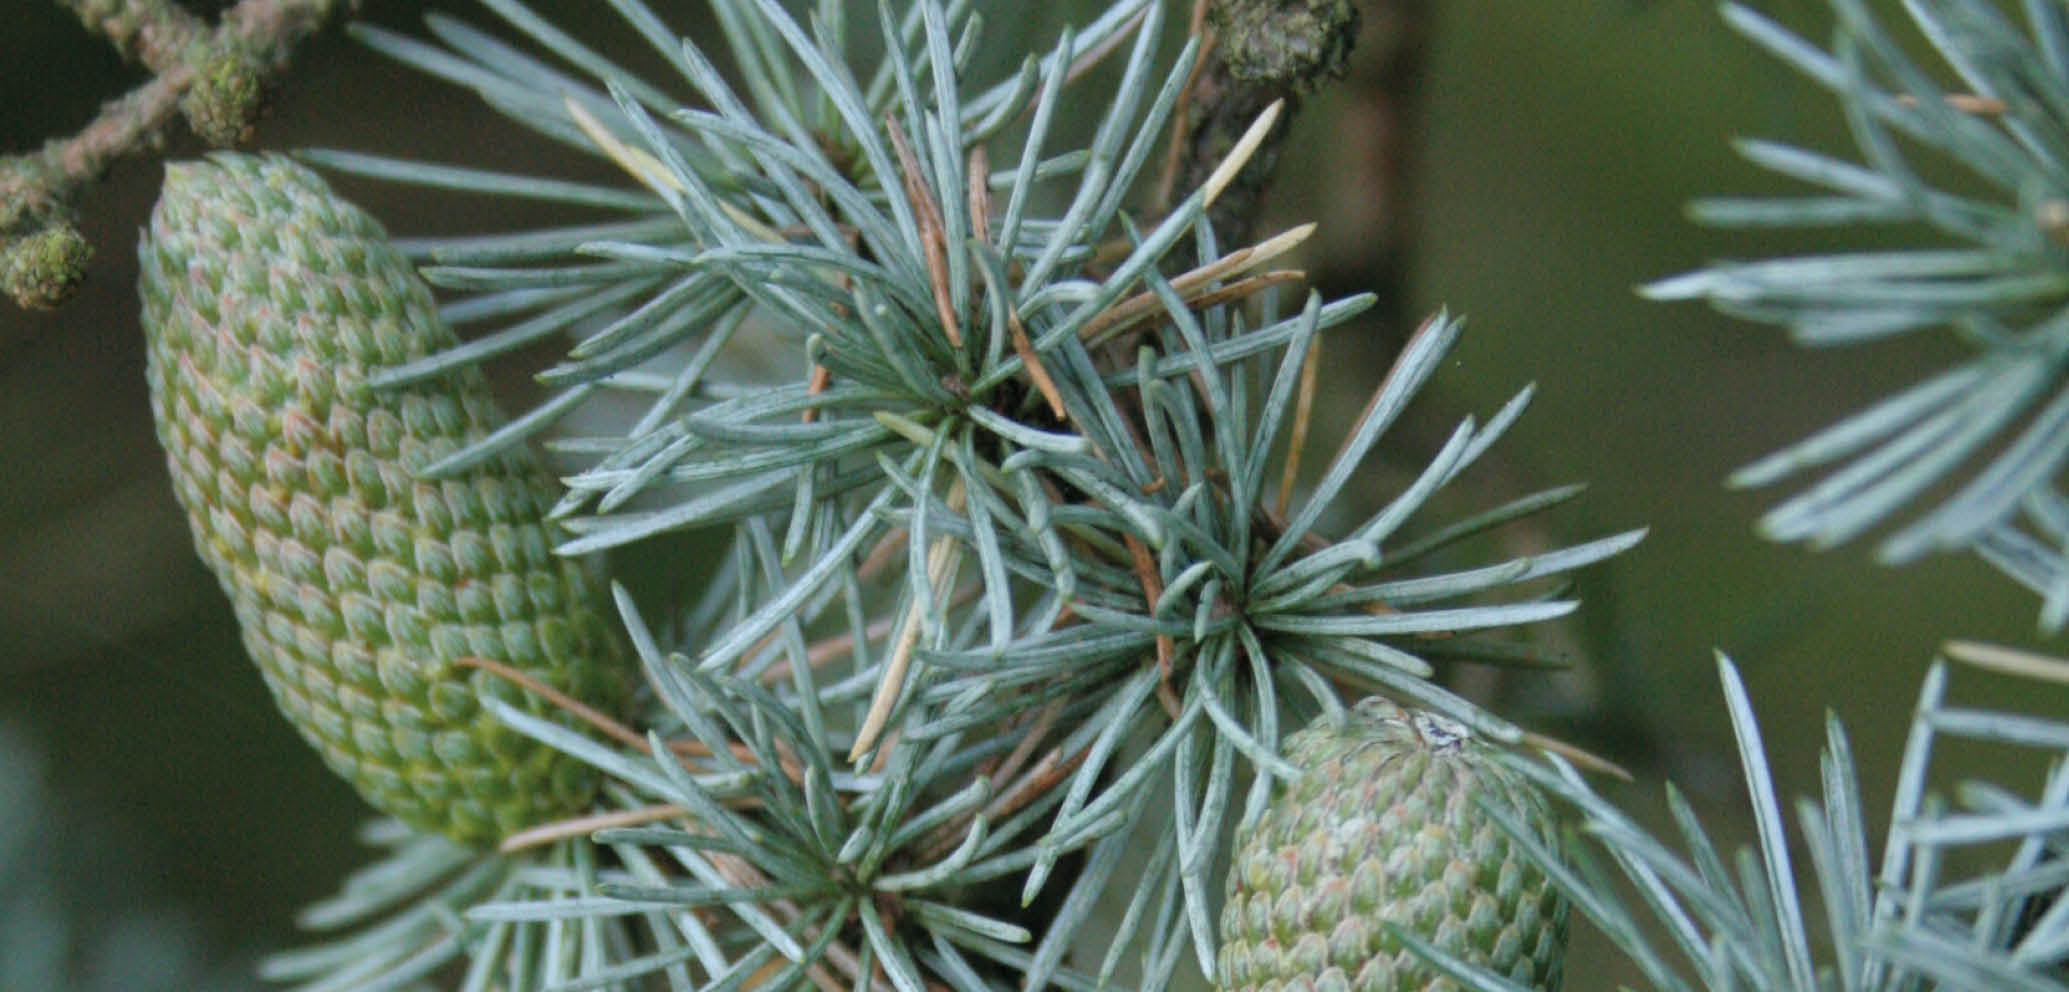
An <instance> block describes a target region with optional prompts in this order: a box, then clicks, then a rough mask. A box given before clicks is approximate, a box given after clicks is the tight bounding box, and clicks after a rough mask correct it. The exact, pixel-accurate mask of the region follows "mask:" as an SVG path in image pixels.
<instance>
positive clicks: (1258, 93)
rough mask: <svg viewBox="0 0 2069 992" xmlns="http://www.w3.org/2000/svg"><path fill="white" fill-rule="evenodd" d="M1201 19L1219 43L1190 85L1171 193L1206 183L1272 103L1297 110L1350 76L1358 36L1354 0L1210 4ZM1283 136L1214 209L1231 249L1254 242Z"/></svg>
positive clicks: (1280, 132) (1222, 0)
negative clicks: (1332, 83) (1308, 97)
mask: <svg viewBox="0 0 2069 992" xmlns="http://www.w3.org/2000/svg"><path fill="white" fill-rule="evenodd" d="M1201 13H1202V14H1203V18H1202V17H1196V18H1195V23H1196V25H1197V26H1200V27H1204V28H1205V30H1206V31H1207V33H1208V34H1209V37H1210V39H1211V40H1210V43H1209V48H1208V52H1207V55H1206V57H1205V58H1204V59H1203V60H1202V62H1201V66H1200V69H1199V70H1198V72H1197V73H1196V75H1195V76H1194V78H1193V79H1192V80H1191V81H1190V83H1189V91H1188V94H1187V96H1188V99H1187V101H1186V112H1185V117H1184V119H1183V120H1181V121H1180V122H1179V124H1178V127H1179V129H1180V130H1179V134H1178V137H1177V140H1176V144H1175V146H1174V148H1173V156H1172V163H1171V165H1172V167H1171V169H1170V170H1169V172H1168V173H1167V175H1166V179H1167V187H1166V188H1167V189H1181V190H1186V189H1192V188H1194V187H1196V186H1198V185H1199V184H1200V183H1201V182H1203V181H1205V179H1206V177H1207V175H1208V173H1210V172H1212V171H1213V169H1214V166H1215V164H1216V163H1218V162H1220V161H1221V160H1222V159H1223V158H1225V157H1226V156H1227V154H1228V150H1229V149H1230V148H1231V147H1233V146H1234V144H1235V142H1236V139H1238V138H1240V137H1241V136H1242V134H1243V131H1244V129H1245V128H1247V127H1248V126H1249V125H1250V122H1251V121H1254V120H1256V119H1257V115H1258V114H1259V113H1261V112H1263V110H1264V108H1265V107H1268V106H1270V105H1271V104H1272V103H1273V102H1274V101H1280V100H1283V101H1285V103H1286V109H1287V110H1288V111H1289V112H1290V111H1293V110H1295V109H1297V108H1298V106H1299V102H1300V99H1301V98H1302V97H1304V96H1306V95H1308V94H1310V93H1312V92H1314V91H1315V90H1316V89H1317V88H1319V87H1320V86H1321V85H1322V84H1323V83H1325V82H1327V81H1329V80H1331V79H1336V78H1340V77H1342V76H1343V74H1344V72H1345V70H1346V68H1347V66H1348V64H1349V61H1350V53H1351V45H1352V43H1353V42H1354V41H1355V40H1356V39H1357V34H1358V9H1357V7H1356V6H1355V5H1354V4H1353V3H1352V2H1351V0H1206V2H1205V3H1204V10H1203V11H1201ZM1202 21H1203V23H1202ZM1285 133H1286V125H1285V123H1284V122H1282V123H1281V125H1280V127H1279V128H1278V129H1277V130H1276V132H1275V133H1274V134H1273V135H1272V136H1271V138H1270V139H1268V140H1267V141H1266V143H1265V145H1264V147H1263V148H1261V149H1259V151H1258V153H1257V155H1256V156H1255V157H1254V158H1252V159H1251V161H1250V164H1249V166H1248V167H1246V168H1245V169H1244V170H1243V171H1242V173H1240V174H1239V175H1238V176H1237V178H1236V180H1235V182H1234V183H1232V184H1231V185H1230V186H1229V188H1228V190H1227V191H1226V192H1224V193H1223V194H1222V196H1221V198H1220V199H1219V200H1218V201H1217V202H1216V203H1215V205H1214V209H1213V210H1212V212H1211V216H1212V218H1213V221H1214V228H1215V231H1216V232H1217V234H1218V235H1219V236H1221V237H1223V238H1225V239H1226V240H1227V241H1228V242H1229V243H1231V244H1243V243H1247V242H1248V241H1250V240H1252V238H1251V234H1252V228H1253V227H1254V226H1255V224H1256V222H1257V208H1258V206H1259V204H1260V203H1261V201H1262V197H1263V194H1264V190H1265V187H1266V185H1267V184H1268V183H1269V181H1270V178H1271V174H1272V168H1273V166H1274V164H1275V163H1276V162H1277V160H1278V149H1279V144H1280V142H1282V141H1283V140H1284V135H1285Z"/></svg>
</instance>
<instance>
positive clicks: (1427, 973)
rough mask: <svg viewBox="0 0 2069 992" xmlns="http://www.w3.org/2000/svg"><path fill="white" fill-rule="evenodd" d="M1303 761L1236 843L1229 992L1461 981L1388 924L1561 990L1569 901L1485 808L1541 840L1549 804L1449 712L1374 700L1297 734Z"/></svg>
mask: <svg viewBox="0 0 2069 992" xmlns="http://www.w3.org/2000/svg"><path fill="white" fill-rule="evenodd" d="M1282 750H1283V753H1284V756H1285V758H1286V759H1287V760H1288V761H1290V762H1292V763H1293V764H1294V765H1295V766H1296V767H1298V768H1300V769H1301V770H1302V772H1303V774H1302V775H1301V777H1300V778H1298V779H1296V780H1294V781H1293V782H1290V783H1284V784H1282V785H1281V786H1280V787H1279V792H1278V794H1277V795H1276V796H1275V797H1274V798H1273V801H1272V803H1271V805H1270V806H1269V807H1268V808H1267V809H1266V812H1265V813H1264V815H1263V816H1262V817H1260V818H1259V820H1258V822H1257V823H1256V824H1255V825H1254V826H1253V827H1252V828H1251V829H1250V830H1248V831H1247V832H1245V833H1244V834H1243V835H1242V836H1240V837H1239V838H1238V841H1237V843H1238V847H1237V851H1236V855H1235V858H1234V861H1233V863H1232V865H1231V868H1230V871H1229V876H1228V901H1227V902H1226V903H1225V904H1224V906H1223V910H1222V916H1221V950H1220V954H1219V958H1218V960H1217V962H1216V964H1217V971H1218V972H1219V979H1220V988H1221V989H1222V992H1295V990H1302V992H1305V990H1329V992H1336V990H1342V992H1457V990H1458V989H1459V988H1460V986H1459V985H1458V983H1456V982H1454V981H1452V980H1450V979H1448V978H1444V977H1442V976H1441V975H1440V974H1438V973H1437V972H1436V971H1435V970H1433V969H1432V968H1431V967H1430V966H1429V965H1428V964H1427V963H1425V962H1424V961H1423V960H1422V959H1421V958H1419V957H1417V956H1416V955H1415V954H1414V952H1412V951H1410V950H1408V949H1407V948H1406V947H1404V946H1403V945H1402V944H1401V943H1400V941H1399V940H1397V939H1395V938H1394V937H1393V936H1392V935H1391V934H1389V933H1388V932H1387V929H1386V927H1387V925H1389V924H1392V925H1395V926H1398V927H1400V928H1401V929H1402V930H1404V931H1407V932H1409V933H1413V934H1415V935H1416V936H1418V937H1420V938H1421V939H1423V940H1426V941H1429V942H1430V943H1432V944H1435V945H1436V946H1437V947H1439V948H1441V949H1443V950H1444V951H1447V952H1449V953H1450V954H1452V955H1455V956H1457V957H1459V958H1462V959H1464V960H1465V961H1468V962H1470V963H1472V964H1475V965H1479V966H1480V967H1483V968H1488V969H1491V970H1493V971H1495V972H1498V973H1500V974H1502V975H1505V976H1507V977H1509V978H1510V979H1512V980H1514V981H1516V982H1518V983H1521V984H1522V985H1524V986H1525V987H1528V988H1533V989H1540V990H1544V992H1554V990H1557V989H1558V988H1559V980H1560V972H1561V963H1562V959H1563V957H1564V953H1565V941H1566V905H1565V901H1564V899H1563V897H1561V896H1560V894H1559V892H1558V891H1557V889H1555V888H1554V887H1553V886H1552V885H1551V884H1550V882H1549V881H1548V880H1547V879H1546V877H1545V875H1544V873H1543V872H1541V871H1539V870H1538V869H1537V868H1536V867H1534V866H1533V865H1532V864H1531V863H1530V862H1529V861H1528V860H1527V859H1526V857H1525V855H1524V854H1523V853H1522V852H1521V851H1520V850H1517V849H1515V847H1514V845H1513V842H1512V841H1511V840H1510V838H1509V836H1508V835H1507V834H1506V833H1505V832H1503V830H1502V828H1501V827H1500V826H1499V825H1498V824H1496V823H1495V822H1494V820H1493V819H1492V818H1491V817H1489V816H1488V815H1487V812H1486V810H1485V808H1484V807H1483V803H1486V802H1492V803H1493V804H1496V805H1499V806H1502V807H1505V808H1507V809H1508V810H1510V811H1511V812H1512V813H1513V814H1515V816H1516V817H1517V818H1518V819H1519V820H1520V821H1521V822H1522V823H1524V824H1525V825H1526V827H1527V828H1528V829H1529V830H1530V831H1531V832H1532V833H1533V834H1534V835H1536V837H1537V839H1538V840H1540V841H1542V842H1543V843H1545V844H1546V846H1547V847H1549V848H1551V849H1553V850H1557V849H1558V833H1557V831H1556V828H1555V826H1554V824H1553V821H1552V817H1551V815H1550V813H1549V811H1548V808H1547V807H1546V804H1545V802H1544V799H1543V798H1542V796H1541V795H1540V794H1539V793H1538V792H1537V791H1536V789H1535V788H1534V787H1533V786H1531V785H1530V784H1529V783H1528V782H1527V781H1526V780H1524V779H1523V778H1522V777H1521V776H1519V775H1517V774H1516V773H1515V772H1513V771H1511V770H1510V769H1508V768H1505V767H1503V766H1502V765H1500V764H1499V763H1497V762H1496V761H1495V760H1494V759H1495V756H1494V752H1493V750H1492V748H1491V747H1490V746H1489V745H1488V744H1486V743H1485V742H1483V741H1481V740H1479V739H1477V738H1475V737H1473V736H1472V733H1471V732H1470V731H1469V730H1468V729H1467V728H1465V727H1464V726H1462V725H1460V724H1458V723H1457V722H1455V721H1452V720H1449V719H1446V718H1444V717H1441V716H1437V715H1435V714H1431V713H1425V712H1420V711H1414V710H1408V709H1404V708H1402V707H1400V706H1397V705H1395V704H1394V703H1392V702H1389V701H1387V700H1385V699H1380V698H1377V697H1374V698H1370V699H1366V700H1364V701H1363V702H1361V703H1359V704H1358V705H1357V706H1355V707H1353V708H1351V709H1350V710H1348V711H1346V712H1345V714H1344V719H1343V721H1342V722H1341V723H1333V722H1331V721H1330V719H1329V717H1328V716H1327V715H1324V716H1323V717H1321V718H1318V719H1317V720H1316V721H1315V722H1314V723H1313V724H1311V725H1309V726H1308V727H1306V728H1305V729H1303V730H1301V731H1299V732H1297V733H1295V734H1293V735H1291V736H1290V737H1288V738H1287V739H1286V741H1285V743H1284V746H1283V748H1282Z"/></svg>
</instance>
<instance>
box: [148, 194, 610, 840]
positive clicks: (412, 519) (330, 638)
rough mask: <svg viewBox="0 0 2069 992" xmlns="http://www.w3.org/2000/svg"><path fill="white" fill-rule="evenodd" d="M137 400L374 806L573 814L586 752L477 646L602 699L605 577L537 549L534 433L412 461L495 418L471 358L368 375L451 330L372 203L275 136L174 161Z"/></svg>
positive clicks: (451, 813) (332, 755) (435, 814)
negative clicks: (443, 368)
mask: <svg viewBox="0 0 2069 992" xmlns="http://www.w3.org/2000/svg"><path fill="white" fill-rule="evenodd" d="M139 254H140V256H141V262H142V296H143V306H144V319H143V325H144V331H145V335H146V338H147V342H148V355H147V374H148V377H149V381H150V386H151V403H152V411H153V414H154V416H155V419H156V422H157V432H158V438H159V440H160V442H161V443H162V444H163V445H164V448H165V451H166V456H167V463H168V465H169V467H170V469H171V474H172V480H173V488H174V492H175V494H176V495H177V497H178V499H179V502H180V504H181V506H182V507H184V508H185V509H186V511H187V516H188V521H189V524H190V525H191V528H192V531H193V535H194V540H195V545H196V547H197V549H198V550H199V551H200V554H201V557H202V559H203V560H204V561H205V562H206V563H207V564H208V566H209V568H210V570H211V571H213V572H214V573H215V576H216V578H217V579H218V580H219V582H220V583H221V585H222V587H223V590H224V592H226V593H227V594H228V595H229V597H230V600H231V602H232V604H233V605H234V607H235V609H236V613H237V619H238V623H239V626H240V628H241V630H242V634H243V639H244V644H245V647H246V648H247V649H248V650H249V652H250V653H251V656H252V658H253V660H255V661H256V662H257V663H258V666H259V671H260V673H261V674H262V675H263V676H264V678H265V682H266V685H267V688H268V689H269V690H271V692H272V695H273V699H274V701H275V703H277V704H278V705H279V708H280V710H281V712H282V713H284V714H285V715H286V716H287V718H288V719H289V721H290V722H292V723H293V724H294V726H295V728H296V729H297V730H299V731H300V732H301V734H302V736H303V737H304V738H305V739H306V740H308V742H309V743H310V744H311V745H313V746H314V747H315V748H316V750H317V751H318V752H319V753H320V754H321V755H322V757H323V760H324V762H325V763H326V764H328V765H329V766H330V767H331V769H332V770H334V771H336V772H337V773H338V774H339V775H341V776H343V777H344V778H345V779H347V780H348V781H350V782H351V783H352V784H353V785H354V786H355V787H357V788H358V790H359V792H360V793H361V794H362V795H363V796H365V797H366V799H367V800H368V801H369V802H371V803H372V804H373V805H374V806H375V807H376V808H378V809H380V810H381V811H383V812H385V813H387V814H389V815H392V816H395V817H397V818H398V819H401V820H403V821H404V822H406V823H409V824H411V825H412V826H415V827H418V828H421V829H425V830H430V831H434V832H437V833H441V834H444V835H446V836H448V837H451V838H453V839H454V840H458V841H460V842H462V843H467V844H474V845H483V844H492V843H494V842H495V841H496V840H498V839H500V838H502V837H504V836H506V835H508V834H509V833H511V832H513V831H515V830H519V829H522V828H524V827H527V826H532V825H535V824H537V823H540V822H544V821H546V820H549V819H552V818H555V817H559V816H562V815H565V814H568V813H572V812H575V811H577V810H579V809H580V808H582V806H583V805H584V804H585V803H586V802H587V801H588V799H589V797H590V795H591V794H592V792H593V790H594V787H595V775H594V774H593V772H592V771H591V770H590V769H589V768H587V767H586V766H583V765H581V764H580V763H578V762H576V761H575V760H574V759H571V758H568V757H566V756H564V755H562V754H560V753H558V752H556V751H554V750H552V749H550V748H548V747H546V746H544V745H542V744H539V743H537V742H535V741H532V740H531V739H529V738H526V737H523V736H522V735H519V734H518V733H517V732H515V731H513V730H511V729H509V728H508V727H505V726H503V725H502V724H500V723H498V722H497V721H496V720H495V718H494V717H493V716H491V715H490V714H489V713H488V712H487V711H486V710H485V709H484V707H483V706H482V705H481V702H480V698H479V694H488V695H492V696H495V697H497V698H500V699H502V700H504V701H506V702H509V703H510V704H512V705H514V706H517V707H520V708H522V709H525V710H528V711H530V712H533V713H537V714H540V715H548V716H553V717H554V718H555V719H558V720H560V721H561V722H563V723H569V722H570V721H569V720H568V719H567V718H566V717H565V716H562V715H557V714H554V713H553V712H552V708H551V707H550V706H549V704H547V703H546V702H545V701H543V700H541V699H539V698H537V697H535V696H533V695H531V694H528V693H525V692H523V691H522V690H520V689H517V688H516V687H514V686H511V685H509V684H508V683H506V682H503V681H502V680H500V679H498V678H495V677H494V676H491V675H490V674H488V673H486V672H483V671H481V670H479V669H475V668H471V667H467V666H464V665H461V664H459V662H460V660H461V659H463V658H470V657H474V658H485V659H491V660H494V661H498V662H502V663H504V664H507V665H510V666H513V667H515V668H517V669H519V670H521V671H523V672H525V673H526V674H527V675H529V676H531V677H532V678H535V679H537V680H539V681H540V682H543V683H545V684H547V685H549V686H551V687H553V688H555V689H557V690H560V691H561V692H564V693H567V694H569V695H571V696H573V697H574V698H576V699H579V700H582V701H585V702H587V703H589V704H591V705H593V706H597V707H599V708H602V709H604V710H606V711H612V710H616V709H617V708H618V705H619V703H620V701H621V700H622V698H623V696H624V693H625V690H626V687H627V686H628V685H629V680H628V678H627V675H626V672H625V669H624V663H623V655H622V652H621V649H620V648H619V647H618V645H617V643H616V641H615V640H614V635H613V633H612V631H611V629H610V628H609V627H608V626H607V623H606V621H605V618H604V615H603V614H602V612H601V611H600V603H601V598H600V589H599V587H598V583H597V582H596V580H595V579H593V578H592V577H591V576H590V575H589V574H588V573H587V572H586V571H585V570H584V568H583V567H582V566H581V564H580V563H578V562H574V561H569V560H565V559H561V558H558V557H556V556H555V555H554V554H553V553H552V545H553V539H552V536H551V534H550V533H549V531H548V528H547V524H546V520H545V516H546V513H547V510H548V508H549V507H550V506H551V505H552V502H553V499H554V496H555V493H554V491H553V482H552V480H551V479H550V477H548V476H547V475H546V473H545V472H544V470H543V468H542V467H541V466H540V465H539V464H538V463H537V461H536V459H534V458H533V457H531V456H530V454H529V452H522V451H520V452H517V453H514V454H507V455H503V456H499V457H496V458H493V459H491V460H488V461H486V462H483V463H480V464H477V465H476V466H475V467H473V468H469V469H467V470H465V471H462V472H459V473H456V474H453V475H451V476H449V477H444V478H439V479H429V478H426V477H424V476H423V475H422V470H423V468H424V467H425V466H427V465H430V464H431V463H433V462H434V461H436V460H438V459H440V458H442V457H444V456H446V455H449V454H451V453H453V452H454V451H457V450H459V449H461V448H462V447H464V446H466V445H468V444H471V443H473V442H475V441H477V440H479V439H481V438H482V437H483V436H485V435H486V434H488V433H489V432H491V431H493V430H495V429H496V428H497V427H498V426H500V425H501V424H502V423H503V420H502V417H501V415H500V414H499V413H498V411H497V410H496V407H495V403H494V400H493V398H492V397H491V395H490V392H489V388H488V384H487V382H486V380H485V379H484V378H483V377H482V375H481V374H480V372H479V371H478V370H476V369H472V368H468V369H462V370H458V371H454V372H451V373H448V374H445V375H442V376H440V377H438V378H436V379H433V380H427V381H423V382H418V383H415V384H411V385H405V386H401V387H397V388H394V389H386V390H376V389H374V388H372V387H371V386H369V385H368V384H367V380H368V379H369V377H371V376H373V375H375V374H377V373H379V372H381V371H383V370H385V369H388V368H392V367H394V366H396V365H399V364H401V363H403V362H407V361H410V360H412V359H416V358H421V357H423V356H425V355H428V354H431V353H433V352H436V351H439V350H442V349H444V348H448V347H451V346H452V345H454V344H455V343H457V342H456V339H455V338H454V336H453V334H452V331H451V330H450V329H448V328H447V327H446V326H445V324H444V323H443V322H442V320H441V319H440V318H439V316H438V312H437V309H436V307H435V305H434V303H433V301H432V298H431V294H430V291H429V289H428V288H427V287H426V286H425V285H424V284H423V282H422V281H421V280H420V279H419V278H418V277H417V275H416V273H415V270H414V269H412V268H411V266H410V265H409V263H408V261H407V260H405V259H404V258H403V257H402V256H401V254H400V253H398V252H397V251H396V250H395V249H394V247H393V246H392V245H391V244H390V243H389V241H388V238H387V236H386V234H385V232H383V230H382V229H381V227H380V225H379V224H378V223H376V222H375V221H374V220H373V219H372V218H371V217H369V216H368V215H367V214H365V213H364V212H363V211H361V210H359V209H358V208H356V207H354V206H353V205H351V204H350V203H347V202H345V201H344V200H342V199H340V198H339V197H338V196H337V195H336V194H335V193H333V192H332V191H331V190H330V188H329V187H328V186H327V185H326V184H325V183H324V182H323V180H322V179H321V178H319V177H317V176H316V175H315V174H314V173H312V172H310V171H309V170H307V169H305V168H303V167H301V166H299V165H296V164H294V163H293V162H290V161H289V160H287V159H285V158H281V157H278V156H247V155H229V154H223V155H217V156H215V157H213V158H211V159H208V160H206V161H200V162H189V163H178V164H170V165H168V166H167V167H166V177H165V187H164V190H163V192H162V193H161V195H160V198H159V201H158V204H157V207H156V209H155V210H154V211H153V212H152V216H151V223H150V227H149V229H148V231H147V232H146V234H145V237H144V240H143V243H142V245H141V246H140V249H139Z"/></svg>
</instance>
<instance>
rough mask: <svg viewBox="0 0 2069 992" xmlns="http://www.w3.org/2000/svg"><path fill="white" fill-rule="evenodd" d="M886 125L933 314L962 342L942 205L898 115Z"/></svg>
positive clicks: (943, 329)
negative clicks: (913, 224)
mask: <svg viewBox="0 0 2069 992" xmlns="http://www.w3.org/2000/svg"><path fill="white" fill-rule="evenodd" d="M884 127H885V129H886V130H887V131H889V132H890V135H891V147H892V148H893V149H894V150H896V151H897V153H898V171H899V178H900V179H901V181H903V183H904V184H905V199H906V200H907V201H908V202H910V203H911V204H912V213H913V218H914V219H915V220H917V221H918V222H919V225H920V249H921V251H922V252H923V253H924V254H925V255H926V258H927V281H928V282H929V283H930V284H932V286H933V289H934V315H935V316H936V317H938V318H940V320H941V332H942V333H943V334H946V335H947V336H948V343H949V345H950V346H951V347H954V348H961V347H962V346H963V334H962V331H961V330H960V329H959V328H957V327H956V319H955V305H954V303H953V302H951V298H950V297H949V290H948V232H947V229H946V228H944V227H943V226H942V224H941V205H940V204H938V203H935V202H934V191H933V189H932V188H931V187H929V186H928V185H927V177H926V176H924V175H922V174H921V173H920V163H919V159H918V158H916V157H914V155H913V154H912V143H911V142H910V141H908V140H906V137H905V129H904V128H903V127H900V126H899V125H898V119H897V118H895V117H892V116H890V115H889V114H886V115H884Z"/></svg>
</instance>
